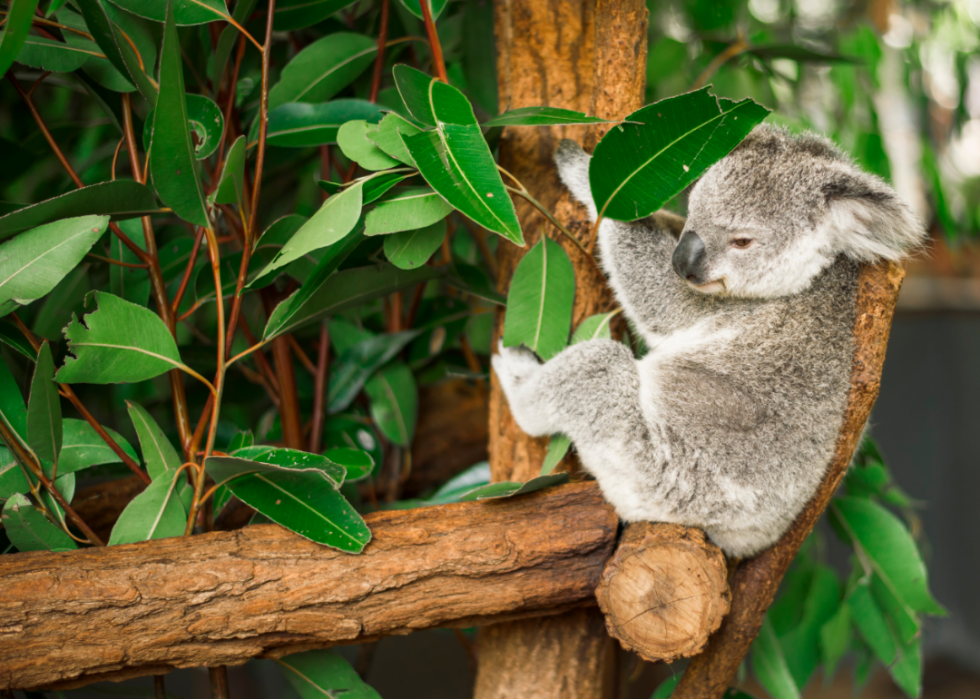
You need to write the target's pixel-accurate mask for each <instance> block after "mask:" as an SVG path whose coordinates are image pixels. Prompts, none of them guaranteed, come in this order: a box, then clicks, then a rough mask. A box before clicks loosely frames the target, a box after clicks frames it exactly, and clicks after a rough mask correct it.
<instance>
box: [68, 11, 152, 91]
mask: <svg viewBox="0 0 980 699" xmlns="http://www.w3.org/2000/svg"><path fill="white" fill-rule="evenodd" d="M76 5H77V6H78V9H79V10H80V11H81V13H82V18H83V19H84V20H85V26H86V27H87V28H88V31H89V33H90V34H91V35H92V38H93V39H95V42H96V43H97V44H98V46H99V48H100V49H102V53H104V54H105V56H106V59H107V60H108V61H109V62H110V63H111V64H112V65H113V66H114V67H115V68H116V70H117V71H119V73H120V74H122V75H123V76H127V77H128V76H129V69H128V68H127V67H126V61H125V60H123V56H122V53H121V52H120V50H119V46H118V45H117V44H116V38H115V36H114V29H113V26H112V25H113V23H112V20H111V19H110V18H109V15H108V11H107V9H106V8H105V7H104V6H103V5H102V3H101V2H99V0H78V2H77V3H76ZM69 33H70V32H69ZM66 38H67V37H66ZM134 43H135V41H134ZM99 84H100V85H101V84H102V82H101V81H100V82H99Z"/></svg>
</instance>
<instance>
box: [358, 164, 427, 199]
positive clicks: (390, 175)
mask: <svg viewBox="0 0 980 699" xmlns="http://www.w3.org/2000/svg"><path fill="white" fill-rule="evenodd" d="M406 169H407V168H398V169H396V170H386V171H384V172H376V173H374V174H373V175H370V176H368V177H365V178H364V187H363V194H362V198H363V199H364V201H363V204H364V205H365V206H367V205H368V204H370V203H372V202H374V201H376V200H377V199H380V198H381V197H382V196H384V195H385V193H387V192H388V190H390V189H391V188H392V187H394V186H395V185H396V184H398V183H399V182H401V181H402V180H404V179H405V178H407V177H411V176H412V175H413V174H414V173H411V172H406Z"/></svg>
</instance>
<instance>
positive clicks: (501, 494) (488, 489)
mask: <svg viewBox="0 0 980 699" xmlns="http://www.w3.org/2000/svg"><path fill="white" fill-rule="evenodd" d="M567 482H568V474H567V473H564V472H563V473H552V474H551V475H548V476H538V477H536V478H532V479H531V480H529V481H527V482H526V483H518V482H516V481H504V482H501V483H489V484H487V485H484V486H480V487H479V488H475V489H473V490H471V491H469V492H468V493H466V494H465V495H463V496H462V497H460V499H459V500H460V502H473V501H475V500H500V499H502V498H512V497H515V496H517V495H527V494H528V493H533V492H535V491H537V490H541V489H542V488H550V487H551V486H553V485H561V484H562V483H567Z"/></svg>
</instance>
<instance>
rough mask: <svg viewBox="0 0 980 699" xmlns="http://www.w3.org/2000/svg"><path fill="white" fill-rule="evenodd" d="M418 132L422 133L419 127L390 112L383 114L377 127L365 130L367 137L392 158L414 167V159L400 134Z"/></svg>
mask: <svg viewBox="0 0 980 699" xmlns="http://www.w3.org/2000/svg"><path fill="white" fill-rule="evenodd" d="M419 133H422V130H421V129H420V128H419V127H417V126H415V125H414V124H412V123H411V122H409V121H406V120H405V119H404V118H402V117H401V116H399V115H398V114H395V113H394V112H391V113H389V114H386V115H385V117H384V119H382V120H381V122H380V123H379V124H378V125H377V127H375V128H373V129H368V130H367V137H368V140H370V141H371V142H372V143H374V144H375V145H376V146H377V147H378V148H380V149H381V150H383V151H384V152H385V153H387V154H388V155H390V156H391V157H392V158H395V159H396V160H400V161H401V162H403V163H405V164H406V165H411V166H412V167H415V160H414V159H413V158H412V154H411V153H409V152H408V148H406V147H405V142H404V141H403V140H402V136H403V135H404V136H413V135H415V134H419Z"/></svg>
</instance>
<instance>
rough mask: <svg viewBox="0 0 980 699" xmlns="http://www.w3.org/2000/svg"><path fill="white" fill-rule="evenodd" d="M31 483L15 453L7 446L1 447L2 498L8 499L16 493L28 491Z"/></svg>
mask: <svg viewBox="0 0 980 699" xmlns="http://www.w3.org/2000/svg"><path fill="white" fill-rule="evenodd" d="M30 490H31V486H30V483H28V482H27V477H26V476H25V475H24V467H23V466H21V465H20V464H19V463H18V462H17V459H15V458H14V455H13V454H12V453H10V450H9V449H7V448H6V447H0V500H7V499H9V498H10V496H11V495H13V494H14V493H28V492H30Z"/></svg>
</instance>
